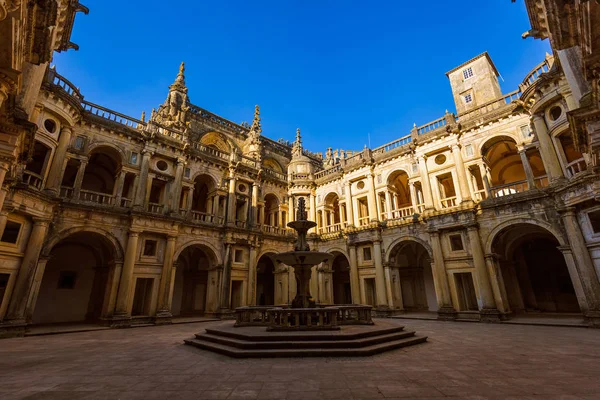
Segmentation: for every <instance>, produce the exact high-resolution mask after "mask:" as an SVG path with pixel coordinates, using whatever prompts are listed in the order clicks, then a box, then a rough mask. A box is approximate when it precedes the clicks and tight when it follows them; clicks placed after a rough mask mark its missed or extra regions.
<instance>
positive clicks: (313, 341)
mask: <svg viewBox="0 0 600 400" xmlns="http://www.w3.org/2000/svg"><path fill="white" fill-rule="evenodd" d="M316 225H317V224H316V223H315V222H313V221H308V220H307V218H306V205H305V203H304V199H303V198H300V199H299V201H298V211H297V215H296V221H293V222H290V223H288V226H289V227H290V228H293V229H294V230H295V231H296V232H297V234H298V237H297V240H296V244H295V246H294V250H293V251H288V252H285V253H279V254H276V255H274V256H272V259H273V260H274V261H276V262H278V263H282V264H285V265H289V266H290V267H292V268H293V269H294V276H295V278H296V284H297V290H296V297H295V298H294V299H293V300H292V304H291V307H287V306H284V307H276V306H261V307H256V306H248V307H239V308H236V310H235V313H236V322H235V324H232V323H231V322H229V321H227V322H223V323H221V324H219V325H218V326H216V327H211V328H207V329H206V331H205V332H202V333H198V334H196V335H195V337H194V338H192V339H188V340H185V341H184V342H185V344H188V345H191V346H194V347H197V348H201V349H204V350H210V351H214V352H217V353H221V354H226V355H229V356H232V357H238V358H248V357H310V356H312V357H319V356H320V357H322V356H346V357H348V356H368V355H372V354H377V353H381V352H384V351H388V350H392V349H397V348H400V347H405V346H410V345H414V344H418V343H422V342H425V341H426V340H427V337H425V336H417V335H416V334H415V332H413V331H405V330H404V327H403V326H400V325H398V324H396V323H390V322H384V321H380V322H378V323H377V324H374V323H373V320H372V319H371V309H372V307H371V306H367V305H357V304H351V305H335V306H319V305H317V304H315V301H314V300H313V299H312V297H311V294H310V278H311V271H312V268H313V267H314V266H315V265H318V264H320V263H322V262H327V261H328V260H329V259H330V258H331V257H332V255H331V254H329V253H324V252H318V251H311V250H310V246H309V245H308V242H307V240H306V235H307V232H308V230H309V229H311V228H313V227H315V226H316Z"/></svg>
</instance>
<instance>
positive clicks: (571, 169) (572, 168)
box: [567, 157, 587, 178]
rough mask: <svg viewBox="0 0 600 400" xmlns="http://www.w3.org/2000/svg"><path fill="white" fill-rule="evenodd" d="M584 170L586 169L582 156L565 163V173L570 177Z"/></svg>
mask: <svg viewBox="0 0 600 400" xmlns="http://www.w3.org/2000/svg"><path fill="white" fill-rule="evenodd" d="M585 171H587V164H586V162H585V160H584V159H583V157H582V158H579V159H577V160H575V161H571V162H570V163H568V164H567V173H568V175H569V178H572V177H574V176H575V175H577V174H579V173H581V172H585Z"/></svg>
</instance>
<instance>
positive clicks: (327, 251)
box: [324, 247, 350, 260]
mask: <svg viewBox="0 0 600 400" xmlns="http://www.w3.org/2000/svg"><path fill="white" fill-rule="evenodd" d="M324 251H325V252H326V253H330V254H335V253H340V254H342V255H343V256H344V257H346V258H347V259H348V260H349V259H350V256H349V255H348V252H347V251H346V250H343V249H342V248H340V247H332V248H330V249H327V250H324Z"/></svg>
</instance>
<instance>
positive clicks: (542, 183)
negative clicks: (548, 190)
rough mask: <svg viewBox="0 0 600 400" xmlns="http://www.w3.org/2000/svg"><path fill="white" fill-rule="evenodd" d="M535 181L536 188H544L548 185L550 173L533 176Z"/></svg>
mask: <svg viewBox="0 0 600 400" xmlns="http://www.w3.org/2000/svg"><path fill="white" fill-rule="evenodd" d="M533 183H534V184H535V187H536V188H538V189H542V188H545V187H546V186H548V184H549V183H550V182H549V181H548V175H543V176H538V177H536V178H533Z"/></svg>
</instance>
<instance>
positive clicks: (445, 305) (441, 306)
mask: <svg viewBox="0 0 600 400" xmlns="http://www.w3.org/2000/svg"><path fill="white" fill-rule="evenodd" d="M429 235H430V237H431V248H432V251H433V260H432V263H431V269H432V272H433V284H434V286H435V293H436V297H437V301H438V318H439V319H454V316H455V314H456V312H455V310H454V307H453V306H452V298H451V297H450V285H449V284H448V274H447V273H446V265H445V262H444V253H443V251H442V244H441V243H440V233H439V232H438V231H429Z"/></svg>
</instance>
